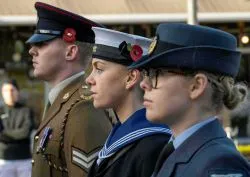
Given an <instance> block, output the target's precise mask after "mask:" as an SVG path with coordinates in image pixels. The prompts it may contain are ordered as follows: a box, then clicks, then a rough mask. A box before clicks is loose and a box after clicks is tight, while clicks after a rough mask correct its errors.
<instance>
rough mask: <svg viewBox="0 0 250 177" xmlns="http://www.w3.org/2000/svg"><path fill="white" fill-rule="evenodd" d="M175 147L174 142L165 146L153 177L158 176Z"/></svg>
mask: <svg viewBox="0 0 250 177" xmlns="http://www.w3.org/2000/svg"><path fill="white" fill-rule="evenodd" d="M174 150H175V149H174V145H173V141H170V142H169V143H168V144H167V145H165V146H164V148H163V149H162V151H161V153H160V155H159V157H158V159H157V161H156V165H155V169H154V172H153V175H152V177H154V176H156V175H157V174H158V172H159V171H160V169H161V166H162V165H163V163H164V162H165V160H166V159H167V158H168V156H169V155H170V154H171V153H172V152H173V151H174Z"/></svg>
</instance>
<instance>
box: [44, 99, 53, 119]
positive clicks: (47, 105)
mask: <svg viewBox="0 0 250 177" xmlns="http://www.w3.org/2000/svg"><path fill="white" fill-rule="evenodd" d="M50 106H51V104H50V102H49V100H48V102H47V104H46V106H45V107H44V110H43V117H42V120H44V119H45V114H46V113H47V112H48V110H49V108H50Z"/></svg>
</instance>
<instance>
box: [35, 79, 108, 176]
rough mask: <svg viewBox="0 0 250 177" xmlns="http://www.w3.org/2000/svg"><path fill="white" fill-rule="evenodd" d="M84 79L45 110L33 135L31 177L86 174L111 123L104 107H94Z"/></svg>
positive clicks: (72, 85)
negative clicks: (49, 132)
mask: <svg viewBox="0 0 250 177" xmlns="http://www.w3.org/2000/svg"><path fill="white" fill-rule="evenodd" d="M84 80H85V78H84V77H83V76H81V77H78V78H77V79H75V80H74V81H72V82H71V83H70V84H69V85H68V86H66V87H65V88H64V89H63V90H62V91H61V92H60V93H59V95H58V96H57V98H56V100H55V101H54V103H53V104H52V105H51V106H50V108H49V109H48V110H47V112H46V113H45V116H44V119H43V121H42V122H41V124H40V126H39V128H38V130H37V133H36V136H35V138H34V150H33V160H32V164H33V167H32V177H84V176H87V172H88V169H89V167H90V166H91V164H92V163H93V161H94V160H95V158H96V156H97V154H98V151H99V150H100V149H101V147H102V146H103V144H104V141H105V140H106V138H107V136H108V133H109V131H110V130H111V127H112V126H111V123H110V121H109V119H108V118H107V115H106V114H105V112H104V111H101V110H96V109H94V107H93V105H92V100H91V97H90V91H89V88H88V87H87V86H86V85H85V83H84ZM48 128H50V129H51V130H52V131H51V134H49V135H46V133H45V129H48ZM46 136H48V142H47V143H45V144H46V146H45V147H44V149H42V148H41V143H42V141H43V139H44V138H46Z"/></svg>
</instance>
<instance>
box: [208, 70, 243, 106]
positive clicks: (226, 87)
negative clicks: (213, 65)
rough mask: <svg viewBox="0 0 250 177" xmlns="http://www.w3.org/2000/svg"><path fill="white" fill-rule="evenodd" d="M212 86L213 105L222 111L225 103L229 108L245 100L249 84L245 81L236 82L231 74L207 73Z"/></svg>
mask: <svg viewBox="0 0 250 177" xmlns="http://www.w3.org/2000/svg"><path fill="white" fill-rule="evenodd" d="M205 74H206V76H207V77H208V80H209V82H210V83H211V86H212V89H213V90H212V106H213V107H214V108H215V109H216V110H217V111H220V110H221V109H222V107H223V105H225V106H226V107H227V108H228V109H229V110H232V109H234V108H236V107H237V106H238V104H239V103H240V102H243V101H244V99H245V97H246V95H247V86H246V85H245V84H244V83H237V84H235V83H234V79H233V78H232V77H229V76H221V75H215V74H211V73H205Z"/></svg>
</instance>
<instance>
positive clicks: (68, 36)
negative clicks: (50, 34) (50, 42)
mask: <svg viewBox="0 0 250 177" xmlns="http://www.w3.org/2000/svg"><path fill="white" fill-rule="evenodd" d="M63 40H64V41H65V42H69V43H73V42H75V41H76V31H75V30H74V29H73V28H66V29H65V30H64V33H63Z"/></svg>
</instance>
